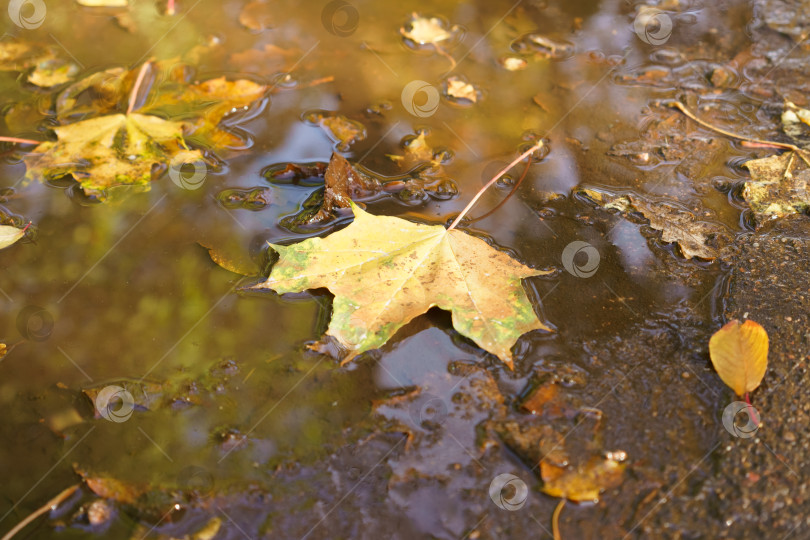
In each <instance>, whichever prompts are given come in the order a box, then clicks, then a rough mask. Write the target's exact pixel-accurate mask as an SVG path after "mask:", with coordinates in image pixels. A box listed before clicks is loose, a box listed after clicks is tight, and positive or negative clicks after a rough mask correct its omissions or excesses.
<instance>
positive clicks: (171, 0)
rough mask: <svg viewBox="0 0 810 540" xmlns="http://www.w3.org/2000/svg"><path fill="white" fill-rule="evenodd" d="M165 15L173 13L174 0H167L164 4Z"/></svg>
mask: <svg viewBox="0 0 810 540" xmlns="http://www.w3.org/2000/svg"><path fill="white" fill-rule="evenodd" d="M166 15H174V0H169V3H168V5H167V6H166Z"/></svg>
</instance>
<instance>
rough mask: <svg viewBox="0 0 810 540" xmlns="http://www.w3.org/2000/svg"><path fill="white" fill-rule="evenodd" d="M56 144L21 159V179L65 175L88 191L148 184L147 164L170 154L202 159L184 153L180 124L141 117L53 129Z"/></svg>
mask: <svg viewBox="0 0 810 540" xmlns="http://www.w3.org/2000/svg"><path fill="white" fill-rule="evenodd" d="M53 129H54V131H55V132H56V136H57V138H58V140H57V141H56V142H50V141H49V142H44V143H42V144H40V145H39V146H37V147H36V149H35V150H34V152H33V153H32V154H29V155H28V156H26V157H25V164H26V166H27V168H28V170H27V171H26V178H29V179H35V180H40V181H45V180H49V179H53V178H57V177H60V176H66V175H71V176H73V178H75V179H76V181H77V182H79V184H80V185H81V187H82V189H84V190H85V192H88V193H96V192H103V191H104V190H105V189H108V188H111V187H115V186H121V185H144V186H148V184H149V182H150V181H151V180H152V175H153V165H164V166H165V165H168V164H169V163H170V162H171V161H172V158H173V157H174V156H180V157H182V160H183V161H184V162H186V163H192V162H194V161H196V160H200V161H202V160H203V156H202V154H201V153H200V152H198V151H196V150H194V151H191V150H188V149H187V148H186V146H185V143H184V141H183V124H182V123H180V122H171V121H168V120H163V119H161V118H158V117H156V116H148V115H143V114H135V113H133V114H129V115H123V114H114V115H109V116H102V117H99V118H92V119H90V120H84V121H82V122H77V123H75V124H70V125H67V126H62V127H56V128H53Z"/></svg>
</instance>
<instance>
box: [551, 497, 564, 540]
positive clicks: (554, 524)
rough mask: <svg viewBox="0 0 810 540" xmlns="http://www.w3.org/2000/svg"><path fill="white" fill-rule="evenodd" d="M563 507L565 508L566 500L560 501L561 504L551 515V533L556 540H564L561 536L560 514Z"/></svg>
mask: <svg viewBox="0 0 810 540" xmlns="http://www.w3.org/2000/svg"><path fill="white" fill-rule="evenodd" d="M563 506H565V499H561V500H560V504H558V505H557V508H555V509H554V513H553V514H552V515H551V533H552V534H553V535H554V540H562V536H561V535H560V512H562V509H563Z"/></svg>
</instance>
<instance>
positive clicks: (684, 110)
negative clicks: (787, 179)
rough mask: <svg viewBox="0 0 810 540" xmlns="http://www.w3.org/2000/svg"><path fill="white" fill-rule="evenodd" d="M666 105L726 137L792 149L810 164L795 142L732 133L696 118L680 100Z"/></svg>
mask: <svg viewBox="0 0 810 540" xmlns="http://www.w3.org/2000/svg"><path fill="white" fill-rule="evenodd" d="M668 105H669V106H670V107H675V108H676V109H678V110H679V111H681V112H682V113H683V114H685V115H686V117H687V118H689V119H690V120H692V121H694V122H697V123H698V124H700V125H701V126H703V127H705V128H706V129H711V130H712V131H716V132H717V133H720V134H721V135H726V136H727V137H733V138H735V139H740V140H742V141H748V142H752V143H755V144H761V145H764V146H770V147H774V148H784V149H785V150H793V151H794V152H796V153H797V154H799V157H800V158H802V161H804V162H805V163H806V164H807V165H808V166H810V161H808V159H807V157H805V155H804V152H803V151H802V149H801V148H799V147H798V146H796V145H795V144H790V143H782V142H776V141H766V140H764V139H755V138H753V137H746V136H745V135H738V134H736V133H732V132H730V131H726V130H725V129H722V128H719V127H717V126H713V125H712V124H710V123H708V122H706V121H705V120H701V119H700V118H698V117H697V116H696V115H695V113H693V112H692V111H690V110H689V109H687V108H686V106H685V105H684V104H683V103H681V102H680V101H672V102H670V103H669V104H668Z"/></svg>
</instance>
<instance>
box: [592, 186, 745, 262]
mask: <svg viewBox="0 0 810 540" xmlns="http://www.w3.org/2000/svg"><path fill="white" fill-rule="evenodd" d="M577 193H578V194H579V195H580V196H583V197H585V198H587V199H589V200H591V201H593V202H594V203H596V204H597V205H599V206H601V207H602V208H604V209H606V210H618V211H619V213H621V214H622V215H625V216H628V215H631V214H632V213H638V214H641V216H643V217H644V218H645V219H646V220H647V221H649V225H650V227H652V228H653V229H655V230H657V231H661V233H662V234H661V240H663V241H664V242H675V243H677V244H678V246H679V247H680V249H681V253H683V256H684V257H685V258H687V259H691V258H693V257H700V258H701V259H717V258H719V259H724V258H728V257H730V255H731V253H730V250H731V244H732V237H731V233H730V231H729V230H728V229H727V228H726V227H725V226H723V225H722V224H720V223H716V222H712V221H702V220H700V219H699V218H698V217H697V216H696V215H695V214H694V213H693V212H692V211H690V210H688V209H686V208H685V207H684V206H682V205H681V204H679V203H676V202H675V201H669V200H663V199H662V200H656V199H652V198H647V197H641V196H639V195H635V194H632V193H621V194H618V193H617V194H614V193H609V192H607V191H604V190H598V189H589V188H580V189H578V190H577Z"/></svg>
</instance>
